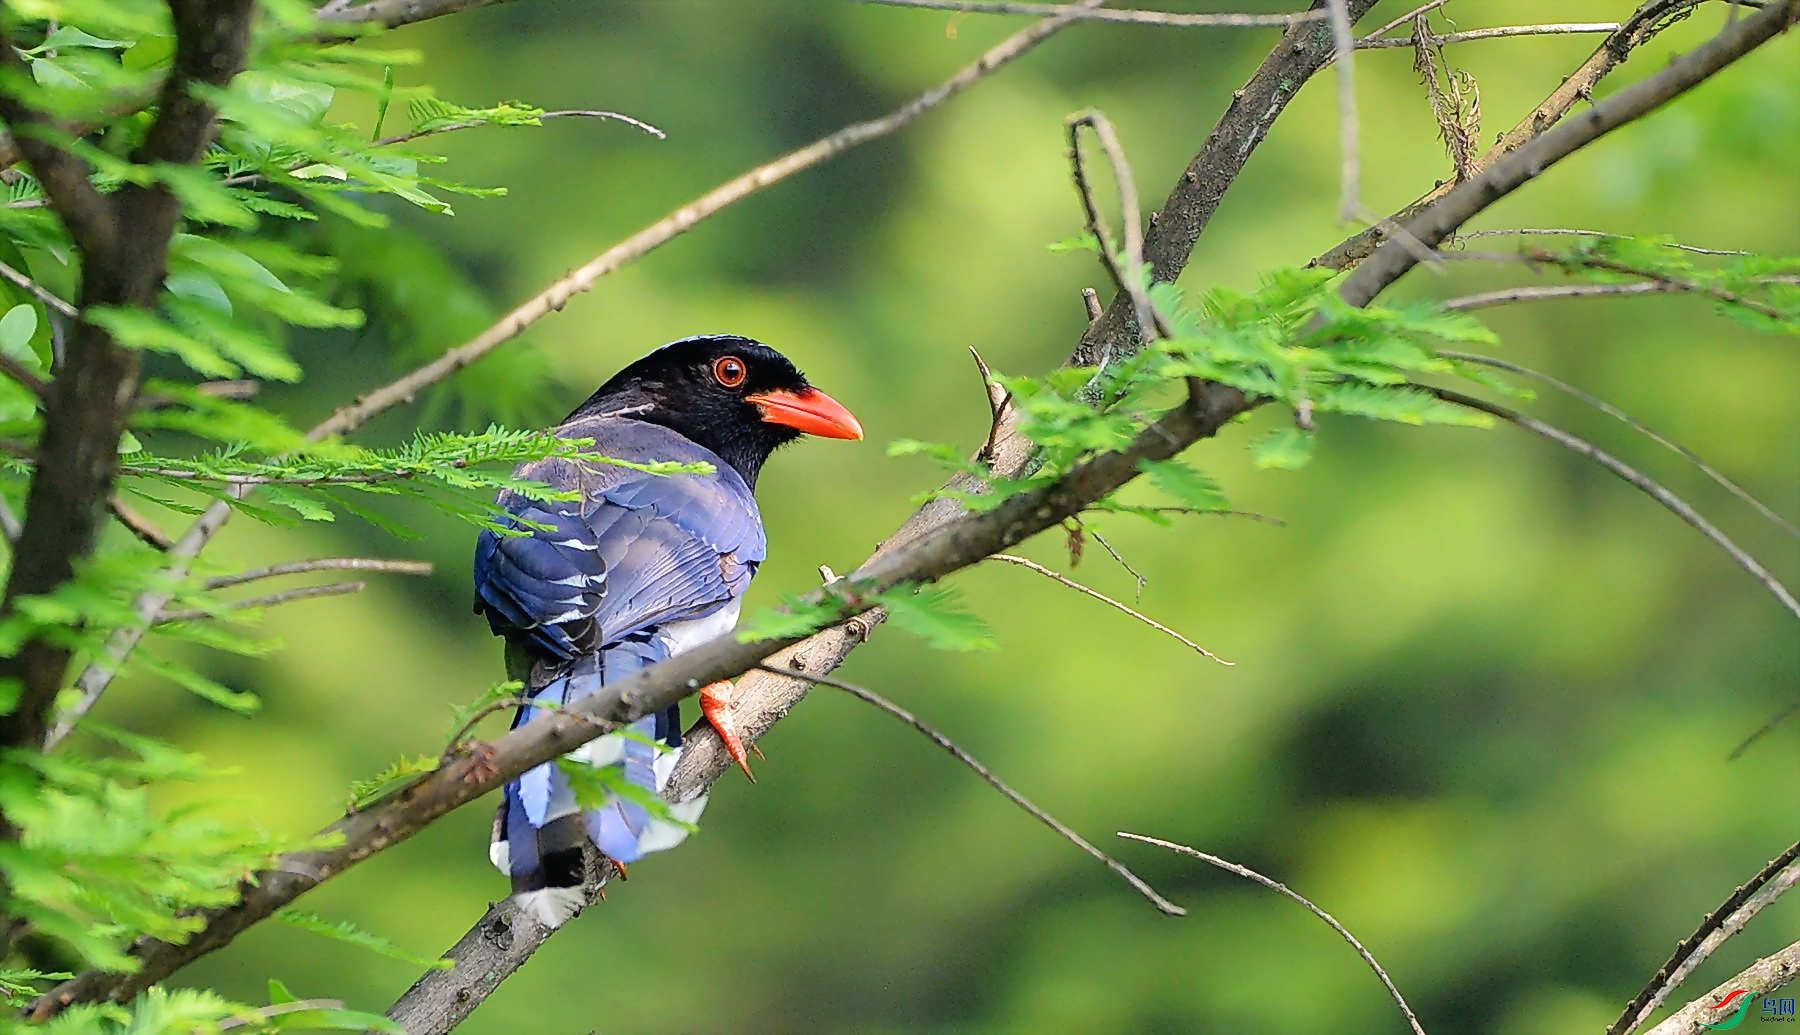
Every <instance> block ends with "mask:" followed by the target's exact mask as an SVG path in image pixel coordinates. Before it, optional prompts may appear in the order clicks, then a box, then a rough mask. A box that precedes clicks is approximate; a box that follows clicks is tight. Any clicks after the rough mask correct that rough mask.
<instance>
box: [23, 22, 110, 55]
mask: <svg viewBox="0 0 1800 1035" xmlns="http://www.w3.org/2000/svg"><path fill="white" fill-rule="evenodd" d="M135 45H136V44H134V43H132V42H131V41H129V40H109V39H101V38H100V37H99V36H93V35H90V34H88V33H85V32H83V31H81V30H80V29H78V28H76V27H75V26H73V25H59V26H57V27H56V28H55V29H54V30H53V31H52V32H51V33H50V35H48V36H45V37H44V42H42V43H40V44H38V45H37V46H35V47H33V48H31V50H30V51H28V53H32V54H35V53H37V52H39V51H42V50H58V49H61V48H63V47H93V48H95V49H97V50H127V49H129V48H131V47H133V46H135Z"/></svg>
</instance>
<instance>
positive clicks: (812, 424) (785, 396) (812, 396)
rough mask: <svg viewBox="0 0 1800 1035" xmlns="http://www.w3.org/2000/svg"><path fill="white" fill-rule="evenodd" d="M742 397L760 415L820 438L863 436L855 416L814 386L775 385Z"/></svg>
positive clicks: (770, 420)
mask: <svg viewBox="0 0 1800 1035" xmlns="http://www.w3.org/2000/svg"><path fill="white" fill-rule="evenodd" d="M744 398H745V400H747V401H748V402H751V403H754V404H755V405H756V408H757V409H759V410H761V411H762V419H763V420H765V421H767V422H768V423H770V424H780V425H783V426H785V427H790V428H793V429H794V430H795V431H798V432H801V433H802V434H806V435H817V436H819V437H820V438H848V439H861V438H862V437H863V430H862V425H861V424H859V423H857V421H856V416H855V415H854V414H852V413H851V412H850V411H849V410H846V409H844V404H843V403H840V402H838V401H837V400H836V399H833V398H832V397H831V396H829V395H826V394H825V393H824V392H821V391H819V390H818V389H817V388H807V389H803V390H801V391H798V392H790V391H788V390H787V389H785V388H778V389H776V390H774V391H772V392H758V393H757V394H755V395H746V396H745V397H744Z"/></svg>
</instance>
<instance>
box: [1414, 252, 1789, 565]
mask: <svg viewBox="0 0 1800 1035" xmlns="http://www.w3.org/2000/svg"><path fill="white" fill-rule="evenodd" d="M1624 286H1632V287H1635V286H1639V285H1624ZM1438 355H1440V356H1444V357H1445V358H1448V359H1455V360H1461V361H1462V362H1464V363H1474V364H1477V365H1479V366H1484V367H1493V368H1494V369H1496V370H1505V371H1507V372H1508V373H1513V374H1518V375H1520V376H1521V377H1529V378H1531V379H1532V380H1534V381H1540V382H1542V383H1544V384H1547V385H1549V386H1550V387H1552V388H1554V389H1556V390H1557V391H1559V392H1562V393H1564V394H1565V395H1569V396H1572V397H1573V398H1576V399H1579V400H1581V401H1582V402H1584V403H1586V404H1587V405H1589V406H1592V407H1593V408H1594V409H1596V410H1599V411H1600V412H1601V413H1604V414H1606V415H1607V416H1608V417H1611V418H1613V419H1614V420H1617V421H1619V422H1621V423H1623V424H1626V425H1628V426H1629V427H1631V428H1632V430H1634V431H1636V432H1638V433H1639V434H1641V435H1643V436H1644V437H1646V438H1648V439H1650V440H1651V441H1652V442H1655V443H1656V444H1657V445H1659V446H1662V447H1663V448H1665V449H1668V450H1671V451H1673V452H1675V453H1677V454H1678V455H1680V456H1681V458H1682V459H1684V460H1686V461H1687V462H1688V463H1690V464H1693V465H1694V466H1695V467H1697V468H1699V469H1700V471H1701V473H1702V474H1704V475H1706V476H1707V477H1708V478H1711V479H1712V480H1713V481H1714V482H1716V483H1718V485H1719V486H1720V487H1721V488H1723V489H1724V490H1725V491H1726V492H1729V493H1731V494H1732V495H1733V496H1736V497H1737V498H1738V499H1740V500H1742V501H1744V502H1745V503H1747V504H1749V505H1750V506H1751V507H1752V508H1753V509H1754V510H1755V511H1756V512H1757V513H1759V514H1761V515H1762V516H1763V517H1765V518H1768V519H1769V520H1770V521H1771V522H1773V523H1774V524H1775V525H1776V527H1778V528H1780V529H1781V530H1782V531H1784V532H1786V533H1787V534H1789V535H1791V536H1800V528H1796V527H1795V526H1793V525H1791V524H1789V523H1788V521H1787V519H1786V518H1783V517H1782V516H1781V515H1780V514H1777V513H1775V511H1774V510H1772V509H1770V508H1769V507H1768V506H1767V505H1766V504H1764V503H1763V501H1762V500H1759V499H1757V498H1756V497H1755V496H1752V495H1751V494H1750V492H1749V490H1747V489H1745V488H1743V487H1742V486H1740V485H1738V483H1736V482H1734V481H1732V480H1731V479H1730V478H1727V477H1725V475H1724V474H1723V473H1722V472H1720V471H1719V470H1718V469H1717V468H1715V467H1714V466H1713V465H1711V464H1709V463H1707V462H1706V461H1705V459H1703V458H1702V457H1701V456H1700V454H1698V453H1696V452H1694V451H1693V450H1691V449H1689V448H1687V447H1686V446H1683V445H1681V444H1680V443H1678V442H1674V441H1672V440H1670V439H1668V438H1666V437H1664V436H1663V435H1661V434H1659V433H1658V432H1657V431H1656V430H1655V429H1653V428H1651V427H1650V426H1649V425H1647V424H1645V423H1644V422H1643V421H1640V420H1638V419H1637V418H1636V417H1633V416H1632V415H1631V414H1629V413H1626V412H1625V411H1624V410H1621V409H1619V408H1618V407H1617V406H1614V405H1613V404H1612V403H1609V402H1607V401H1606V400H1605V399H1601V398H1599V397H1597V396H1594V395H1590V394H1588V393H1587V392H1584V391H1582V390H1581V389H1579V388H1577V387H1575V386H1574V385H1572V384H1569V383H1568V382H1567V381H1563V380H1561V379H1559V378H1555V377H1552V376H1550V375H1549V374H1546V373H1544V372H1543V371H1541V370H1534V369H1532V368H1531V367H1527V366H1523V365H1521V364H1518V363H1514V362H1511V361H1510V360H1504V359H1497V358H1495V357H1493V356H1482V355H1477V354H1475V353H1473V352H1455V351H1451V350H1448V349H1446V350H1443V351H1441V352H1439V353H1438Z"/></svg>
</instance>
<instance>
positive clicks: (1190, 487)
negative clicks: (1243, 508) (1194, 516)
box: [1138, 460, 1229, 510]
mask: <svg viewBox="0 0 1800 1035" xmlns="http://www.w3.org/2000/svg"><path fill="white" fill-rule="evenodd" d="M1138 470H1140V471H1142V472H1144V474H1146V475H1148V476H1149V478H1150V484H1152V485H1154V486H1156V487H1157V488H1158V489H1161V490H1162V491H1163V492H1165V493H1167V494H1168V495H1169V496H1170V497H1171V498H1173V499H1174V500H1175V502H1177V503H1179V504H1181V505H1182V506H1184V507H1189V508H1192V509H1194V510H1224V509H1226V508H1227V507H1228V506H1229V504H1228V503H1227V502H1226V499H1225V490H1224V489H1221V488H1220V487H1219V483H1218V482H1215V481H1213V480H1212V479H1211V478H1208V477H1207V476H1206V475H1204V474H1201V473H1200V472H1199V471H1196V470H1194V469H1193V468H1192V467H1189V466H1188V465H1187V464H1185V463H1183V462H1181V461H1180V460H1140V461H1138Z"/></svg>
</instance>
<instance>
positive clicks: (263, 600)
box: [156, 582, 369, 625]
mask: <svg viewBox="0 0 1800 1035" xmlns="http://www.w3.org/2000/svg"><path fill="white" fill-rule="evenodd" d="M368 586H369V584H368V583H367V582H327V583H326V584H325V585H323V586H301V587H300V588H299V589H288V590H283V591H281V592H280V593H270V594H269V595H268V596H262V597H246V598H244V599H243V600H233V601H231V602H230V603H228V604H225V605H223V606H222V607H219V608H217V609H215V610H211V611H208V610H203V609H196V610H188V611H164V612H163V613H162V614H160V615H158V616H156V623H157V624H158V625H166V624H168V623H170V622H199V621H205V620H206V619H208V618H218V617H220V616H222V615H225V614H229V613H230V612H233V611H249V610H261V609H262V608H267V607H277V606H280V605H281V604H291V603H293V602H294V601H296V600H311V599H312V598H314V597H341V596H345V595H348V594H350V593H360V592H362V591H363V590H365V589H367V588H368Z"/></svg>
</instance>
